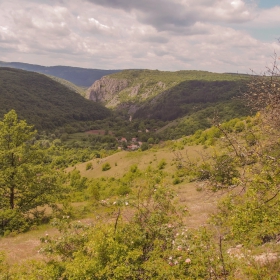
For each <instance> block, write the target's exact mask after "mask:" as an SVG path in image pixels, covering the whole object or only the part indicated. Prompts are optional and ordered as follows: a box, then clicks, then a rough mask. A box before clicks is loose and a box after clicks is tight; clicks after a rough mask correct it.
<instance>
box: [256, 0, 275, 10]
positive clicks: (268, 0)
mask: <svg viewBox="0 0 280 280" xmlns="http://www.w3.org/2000/svg"><path fill="white" fill-rule="evenodd" d="M258 6H259V7H260V8H266V9H267V8H272V7H275V6H280V1H279V0H259V2H258Z"/></svg>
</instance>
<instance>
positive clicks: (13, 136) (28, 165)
mask: <svg viewBox="0 0 280 280" xmlns="http://www.w3.org/2000/svg"><path fill="white" fill-rule="evenodd" d="M35 134H36V131H35V130H34V129H33V127H32V126H30V125H28V124H27V123H26V121H23V120H18V116H17V114H16V112H15V111H14V110H11V111H10V112H9V113H7V114H6V115H5V116H4V119H3V121H1V122H0V213H1V214H0V219H1V220H2V222H1V228H0V232H2V233H3V232H4V231H5V230H14V229H16V230H20V228H21V230H22V224H25V226H24V229H26V226H27V225H26V221H27V219H28V218H30V217H32V216H33V217H34V215H35V214H36V212H38V207H39V206H44V205H46V204H50V203H51V202H54V201H55V200H56V199H57V196H58V195H59V193H60V192H59V183H58V174H57V172H56V171H54V170H52V169H51V168H50V167H49V164H48V163H47V162H46V158H45V152H44V150H42V149H41V148H40V147H39V146H37V145H36V143H35V141H34V136H35ZM17 221H21V223H22V224H21V223H17Z"/></svg>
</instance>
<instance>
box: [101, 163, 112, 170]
mask: <svg viewBox="0 0 280 280" xmlns="http://www.w3.org/2000/svg"><path fill="white" fill-rule="evenodd" d="M109 169H111V165H110V163H109V162H105V163H104V164H103V165H102V171H107V170H109Z"/></svg>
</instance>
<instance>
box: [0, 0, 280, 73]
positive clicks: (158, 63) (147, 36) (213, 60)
mask: <svg viewBox="0 0 280 280" xmlns="http://www.w3.org/2000/svg"><path fill="white" fill-rule="evenodd" d="M277 38H280V0H277V1H276V0H79V1H77V0H9V1H5V0H3V1H1V0H0V60H1V61H19V62H26V63H33V64H40V65H46V66H52V65H69V66H78V67H85V68H99V69H127V68H146V69H159V70H171V71H176V70H185V69H190V70H192V69H194V70H207V71H212V72H239V73H240V72H242V73H248V72H250V69H254V70H255V71H256V72H262V71H263V70H264V69H265V67H266V66H267V65H269V63H271V55H272V54H273V53H274V52H276V53H278V54H279V56H280V44H279V43H278V41H277Z"/></svg>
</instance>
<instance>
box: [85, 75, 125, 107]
mask: <svg viewBox="0 0 280 280" xmlns="http://www.w3.org/2000/svg"><path fill="white" fill-rule="evenodd" d="M128 84H129V83H128V81H127V80H126V79H114V78H110V77H107V76H105V77H102V78H101V79H100V80H97V81H95V82H94V84H93V85H92V86H91V87H90V88H89V89H88V90H87V92H86V98H87V99H89V100H93V101H95V102H102V103H108V102H110V101H112V100H114V98H115V97H116V95H117V94H118V93H119V92H120V91H122V90H123V89H125V88H126V87H128ZM117 103H118V102H116V104H117Z"/></svg>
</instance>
